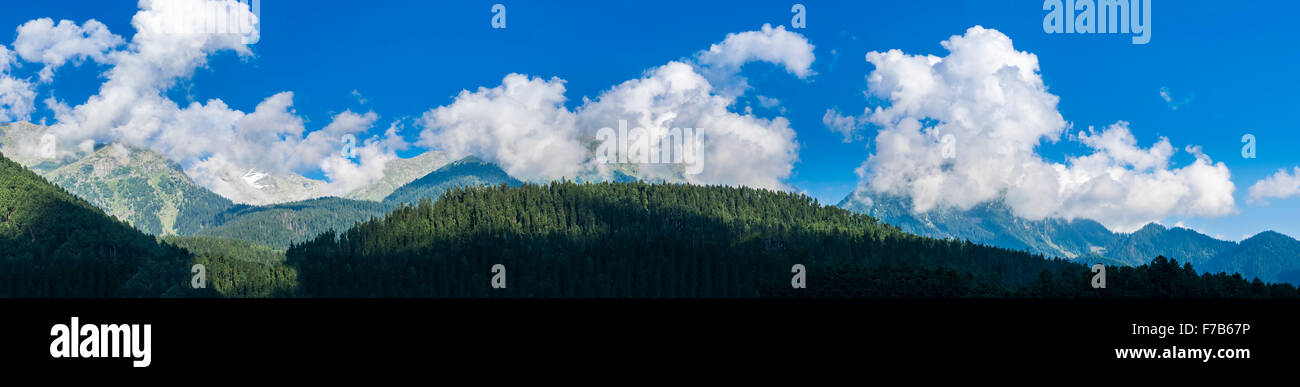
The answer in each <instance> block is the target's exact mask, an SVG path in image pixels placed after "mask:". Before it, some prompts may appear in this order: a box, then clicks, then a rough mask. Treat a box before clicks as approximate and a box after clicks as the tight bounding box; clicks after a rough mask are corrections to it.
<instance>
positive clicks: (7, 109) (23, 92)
mask: <svg viewBox="0 0 1300 387" xmlns="http://www.w3.org/2000/svg"><path fill="white" fill-rule="evenodd" d="M17 62H18V61H17V58H16V55H15V54H14V52H13V51H10V50H9V48H8V47H5V46H4V45H3V44H0V122H9V121H26V120H28V119H31V114H32V111H34V110H36V89H35V87H34V86H33V85H32V83H31V82H28V81H27V80H24V79H20V78H16V77H14V76H13V75H11V74H10V73H9V71H10V70H11V69H12V68H13V67H14V66H16V65H17Z"/></svg>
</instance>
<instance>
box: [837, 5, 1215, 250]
mask: <svg viewBox="0 0 1300 387" xmlns="http://www.w3.org/2000/svg"><path fill="white" fill-rule="evenodd" d="M942 45H943V47H944V48H945V49H947V50H948V55H947V56H944V57H938V56H934V55H909V54H905V53H903V52H901V51H898V50H890V51H887V52H871V53H868V54H867V56H866V59H867V61H868V62H870V63H871V64H873V65H874V66H875V70H873V71H872V72H871V73H870V75H869V76H868V92H869V94H870V95H871V96H874V97H877V98H880V99H881V100H884V101H888V103H887V104H885V105H884V106H877V107H876V108H874V109H872V108H868V109H866V111H865V112H864V113H863V114H862V116H860V117H853V118H848V117H843V116H841V115H839V114H838V112H835V111H833V110H832V111H828V112H827V115H826V116H825V117H824V118H823V121H824V122H825V123H826V124H827V126H828V127H830V128H832V129H833V130H836V131H838V132H841V133H845V134H846V137H847V136H848V134H849V133H854V130H856V129H857V128H859V127H862V126H864V125H866V126H872V127H876V128H879V131H878V133H877V134H876V137H875V140H874V143H875V145H874V146H875V150H876V151H875V153H873V154H871V155H870V156H869V157H868V158H867V160H866V161H865V162H864V163H863V164H862V166H861V167H859V168H858V174H859V176H860V178H861V180H860V183H859V188H858V189H859V190H870V191H876V192H890V193H894V194H904V195H908V196H911V197H912V199H913V205H914V208H913V210H914V211H917V212H924V211H927V210H929V209H932V208H935V207H941V206H948V207H956V208H961V209H966V208H970V207H971V206H974V205H975V204H978V203H982V202H986V201H989V200H992V199H996V198H1000V197H1001V198H1005V199H1006V201H1007V203H1008V204H1009V205H1010V206H1011V208H1012V210H1013V212H1014V213H1015V214H1016V215H1018V216H1022V217H1026V218H1030V219H1042V218H1045V217H1065V218H1075V217H1085V218H1091V219H1094V220H1097V221H1099V222H1101V223H1102V224H1104V225H1106V226H1107V227H1108V228H1110V229H1112V230H1116V231H1132V230H1136V229H1137V228H1139V227H1141V226H1142V225H1144V224H1146V223H1148V222H1150V221H1153V220H1157V219H1160V218H1162V217H1165V216H1168V215H1171V214H1178V215H1187V216H1221V215H1226V214H1230V213H1232V212H1234V211H1235V210H1236V209H1235V204H1234V201H1233V197H1232V192H1233V190H1234V189H1235V187H1234V185H1233V183H1232V182H1231V180H1230V179H1229V177H1230V173H1229V171H1228V169H1227V167H1226V166H1224V165H1223V163H1214V162H1213V161H1212V160H1210V158H1209V157H1208V156H1206V155H1204V154H1203V153H1201V152H1200V150H1199V149H1198V148H1194V147H1188V148H1187V149H1186V150H1187V151H1188V152H1189V153H1191V154H1192V155H1193V156H1194V157H1195V161H1194V162H1193V163H1192V164H1190V165H1187V166H1184V167H1181V168H1173V169H1171V168H1170V166H1169V164H1170V158H1171V157H1172V156H1173V155H1174V154H1175V150H1174V148H1173V146H1172V145H1171V144H1170V142H1169V140H1168V139H1163V138H1162V139H1161V140H1160V141H1159V142H1157V143H1156V144H1154V145H1152V146H1151V147H1149V148H1143V147H1141V146H1139V145H1138V144H1137V140H1136V138H1135V137H1134V136H1133V135H1132V133H1131V131H1130V130H1129V128H1128V124H1127V123H1125V122H1119V123H1116V124H1114V125H1111V126H1109V127H1107V128H1106V129H1105V130H1102V131H1100V132H1098V131H1095V130H1093V129H1092V128H1089V130H1088V131H1086V132H1080V133H1078V134H1077V135H1076V136H1075V138H1076V139H1077V141H1078V142H1079V143H1080V144H1082V145H1084V146H1085V147H1087V148H1089V149H1091V150H1092V152H1093V153H1091V154H1087V155H1083V156H1078V157H1069V158H1068V159H1067V160H1065V162H1063V163H1056V162H1049V161H1046V160H1044V159H1043V158H1042V157H1041V156H1040V155H1039V154H1038V153H1037V151H1036V148H1037V147H1038V145H1039V144H1041V143H1042V142H1044V141H1047V142H1057V141H1060V140H1061V138H1062V135H1063V134H1066V132H1067V131H1068V130H1070V125H1068V124H1067V123H1066V121H1065V120H1064V118H1063V117H1062V116H1061V114H1060V112H1059V111H1058V110H1057V102H1058V98H1057V96H1055V95H1052V94H1051V93H1049V92H1048V90H1047V87H1046V85H1044V83H1043V81H1042V78H1041V76H1040V75H1039V74H1038V70H1039V67H1038V58H1037V57H1036V56H1035V55H1034V54H1031V53H1028V52H1023V51H1017V50H1016V49H1015V47H1014V46H1013V45H1012V42H1011V39H1010V38H1008V37H1007V36H1006V35H1003V34H1002V33H1000V32H998V31H996V30H992V29H985V28H982V27H978V26H976V27H972V28H970V29H969V30H967V31H966V33H965V34H964V35H958V36H953V37H951V38H950V39H948V40H946V41H944V42H942Z"/></svg>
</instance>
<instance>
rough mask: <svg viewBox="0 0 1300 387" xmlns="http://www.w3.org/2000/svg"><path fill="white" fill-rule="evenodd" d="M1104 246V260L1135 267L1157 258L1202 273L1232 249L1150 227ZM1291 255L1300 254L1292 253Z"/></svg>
mask: <svg viewBox="0 0 1300 387" xmlns="http://www.w3.org/2000/svg"><path fill="white" fill-rule="evenodd" d="M1115 236H1116V238H1115V239H1114V240H1113V241H1112V242H1111V243H1110V244H1108V245H1107V246H1106V251H1105V252H1104V255H1105V256H1109V257H1117V258H1119V259H1122V260H1123V261H1125V263H1128V264H1129V265H1139V264H1142V263H1146V262H1147V261H1150V260H1151V259H1150V258H1147V257H1154V256H1157V255H1164V256H1166V257H1170V258H1175V259H1177V260H1178V261H1179V262H1190V263H1191V264H1192V265H1193V266H1196V267H1197V268H1198V269H1202V270H1205V269H1206V268H1207V266H1206V264H1207V263H1208V262H1209V261H1210V259H1211V258H1214V257H1215V256H1217V255H1219V254H1220V253H1222V252H1224V251H1227V250H1229V249H1232V248H1233V247H1235V246H1236V244H1235V243H1233V242H1230V241H1224V240H1218V239H1214V238H1213V237H1210V236H1209V235H1205V234H1201V233H1199V232H1196V231H1192V230H1189V229H1186V228H1182V227H1174V228H1165V227H1164V226H1161V225H1158V224H1155V223H1150V224H1147V225H1146V226H1144V227H1142V228H1141V229H1139V230H1137V231H1135V232H1133V233H1132V234H1116V235H1115ZM1294 253H1300V250H1295V251H1294Z"/></svg>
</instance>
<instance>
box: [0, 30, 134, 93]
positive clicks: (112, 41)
mask: <svg viewBox="0 0 1300 387" xmlns="http://www.w3.org/2000/svg"><path fill="white" fill-rule="evenodd" d="M123 43H124V41H123V40H122V37H120V36H117V35H114V34H113V33H112V32H109V31H108V27H107V26H105V25H104V24H103V23H100V22H99V21H96V20H94V19H90V20H87V21H86V23H85V24H84V25H82V26H78V25H77V23H74V22H72V21H71V20H60V21H59V23H58V24H55V23H54V20H52V19H49V18H41V19H36V20H32V21H28V22H27V23H23V24H22V25H21V26H18V38H17V39H15V40H14V51H16V52H18V55H20V56H22V58H23V60H25V61H28V62H33V63H43V64H45V67H44V68H42V69H41V72H40V79H41V82H49V81H51V80H53V79H54V70H55V69H58V68H59V67H62V66H63V65H64V64H65V63H68V62H69V61H72V62H73V63H80V62H81V61H83V60H86V59H90V60H93V61H95V62H97V63H107V62H108V61H109V57H108V55H107V53H108V52H109V51H110V50H112V49H113V48H114V47H117V46H120V45H122V44H123Z"/></svg>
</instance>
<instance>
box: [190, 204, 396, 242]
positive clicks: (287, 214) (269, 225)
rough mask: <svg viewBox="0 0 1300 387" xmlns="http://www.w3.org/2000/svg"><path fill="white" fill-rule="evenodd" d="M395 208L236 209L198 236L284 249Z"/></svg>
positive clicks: (290, 206)
mask: <svg viewBox="0 0 1300 387" xmlns="http://www.w3.org/2000/svg"><path fill="white" fill-rule="evenodd" d="M393 207H394V206H393V205H390V204H387V203H376V202H371V201H363V200H351V199H341V198H320V199H311V200H304V201H300V202H292V203H281V204H271V205H265V206H250V205H245V204H240V205H235V206H234V207H231V208H230V209H228V210H226V211H224V212H222V213H220V214H217V215H216V216H215V218H214V223H216V224H219V225H220V226H217V227H214V228H210V229H207V230H204V231H202V232H200V233H198V234H197V235H200V236H209V237H219V238H226V239H235V240H241V241H247V242H252V243H256V244H260V245H265V246H270V247H273V248H278V249H283V248H286V247H289V245H290V244H293V243H298V242H303V241H307V240H310V239H312V238H315V237H316V236H317V235H320V234H321V233H323V232H326V231H329V230H347V229H349V228H352V226H354V225H356V223H357V222H360V221H364V220H367V219H370V218H371V217H377V216H382V215H383V214H384V213H386V212H388V211H390V210H392V209H393Z"/></svg>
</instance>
